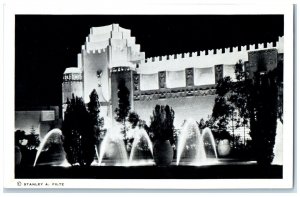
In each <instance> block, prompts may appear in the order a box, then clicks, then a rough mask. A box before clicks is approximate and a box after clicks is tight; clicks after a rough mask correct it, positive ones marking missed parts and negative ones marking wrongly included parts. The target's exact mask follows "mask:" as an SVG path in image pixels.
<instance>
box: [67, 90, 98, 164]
mask: <svg viewBox="0 0 300 197" xmlns="http://www.w3.org/2000/svg"><path fill="white" fill-rule="evenodd" d="M62 132H63V135H64V149H65V152H66V157H67V160H68V162H69V163H70V164H71V165H74V164H77V163H78V164H79V165H81V166H84V165H90V164H91V163H92V161H93V160H94V156H95V141H96V139H95V134H94V129H93V120H92V118H91V116H90V115H89V112H88V111H87V109H86V107H85V104H84V102H83V100H82V98H78V97H76V98H75V97H74V95H73V97H72V99H71V101H70V103H69V104H68V106H67V109H66V112H65V119H64V122H63V126H62Z"/></svg>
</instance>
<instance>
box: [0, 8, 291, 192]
mask: <svg viewBox="0 0 300 197" xmlns="http://www.w3.org/2000/svg"><path fill="white" fill-rule="evenodd" d="M28 7H30V8H27V7H26V8H24V7H21V6H16V5H14V6H10V5H9V4H8V5H7V6H6V7H5V20H6V23H5V29H4V33H5V43H4V62H5V64H4V71H5V76H4V78H5V79H4V87H5V88H6V89H5V90H4V91H5V95H4V96H5V97H4V102H5V106H4V108H5V110H4V112H5V114H6V115H5V122H4V128H5V134H4V139H5V141H4V147H5V148H4V149H5V150H4V156H5V166H4V167H5V174H4V175H5V177H4V178H5V179H4V184H5V185H4V186H5V187H6V188H22V189H24V188H128V189H130V188H148V189H151V188H157V189H163V188H168V189H224V188H226V189H227V188H229V189H238V188H254V189H258V188H260V189H263V188H291V187H292V186H293V68H294V65H293V31H292V30H293V7H292V5H272V6H271V5H269V6H265V5H247V6H245V5H222V6H221V5H214V6H208V5H196V6H194V5H193V6H189V5H184V6H176V5H151V6H149V7H147V8H146V9H145V8H144V6H140V7H141V9H139V5H137V7H135V8H126V9H124V10H123V9H122V8H121V7H120V6H116V7H115V8H109V9H106V8H105V6H103V7H100V8H99V7H94V8H91V7H90V6H83V7H80V6H74V8H64V9H62V10H60V9H56V8H55V6H51V5H43V6H38V7H34V6H33V7H31V6H28ZM166 8H167V9H166ZM137 10H139V11H137ZM82 180H85V181H84V183H83V182H82Z"/></svg>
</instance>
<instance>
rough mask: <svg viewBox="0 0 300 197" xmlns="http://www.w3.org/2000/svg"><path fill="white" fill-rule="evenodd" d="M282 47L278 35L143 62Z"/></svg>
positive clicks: (281, 38) (152, 58)
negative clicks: (271, 38)
mask: <svg viewBox="0 0 300 197" xmlns="http://www.w3.org/2000/svg"><path fill="white" fill-rule="evenodd" d="M282 47H283V37H279V39H278V41H277V42H275V43H274V42H267V43H257V44H249V45H243V46H236V47H227V48H222V49H207V50H202V51H196V52H187V53H178V54H171V55H165V56H155V57H149V58H146V59H145V61H144V62H145V63H150V62H159V61H167V60H181V59H189V58H197V57H204V56H206V57H209V56H214V57H216V56H220V55H221V56H223V55H234V54H239V53H241V52H249V51H256V50H265V49H271V48H277V49H281V48H282Z"/></svg>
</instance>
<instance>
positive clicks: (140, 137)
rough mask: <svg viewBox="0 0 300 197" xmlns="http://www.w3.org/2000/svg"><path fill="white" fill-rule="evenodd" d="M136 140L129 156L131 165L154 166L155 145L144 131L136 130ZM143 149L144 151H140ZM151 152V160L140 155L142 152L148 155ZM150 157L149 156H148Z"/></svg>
mask: <svg viewBox="0 0 300 197" xmlns="http://www.w3.org/2000/svg"><path fill="white" fill-rule="evenodd" d="M133 132H134V135H133V136H134V137H133V138H134V140H133V143H132V148H131V152H130V156H129V165H135V164H139V165H141V164H154V162H153V145H152V142H151V140H150V138H149V136H148V134H147V132H146V131H145V130H144V129H135V130H134V131H133ZM141 146H144V147H142V148H141V149H144V150H139V147H141ZM145 149H146V150H148V152H150V154H151V155H150V156H151V159H150V160H149V159H148V158H147V155H143V156H141V154H138V153H140V152H144V154H145V153H147V151H145ZM148 157H149V156H148Z"/></svg>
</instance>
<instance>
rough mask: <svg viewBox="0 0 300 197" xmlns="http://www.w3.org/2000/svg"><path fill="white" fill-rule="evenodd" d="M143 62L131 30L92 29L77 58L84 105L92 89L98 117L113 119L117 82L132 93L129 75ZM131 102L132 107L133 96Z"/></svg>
mask: <svg viewBox="0 0 300 197" xmlns="http://www.w3.org/2000/svg"><path fill="white" fill-rule="evenodd" d="M144 59H145V53H143V52H140V45H138V44H136V43H135V37H132V36H131V31H130V30H128V29H124V28H122V27H120V26H119V25H118V24H112V25H107V26H102V27H92V28H91V29H90V34H89V35H88V36H87V37H86V42H85V44H84V45H82V47H81V53H80V54H78V65H77V68H78V69H79V70H82V78H83V79H82V84H83V95H82V97H83V99H84V102H85V103H88V102H89V100H90V98H89V95H90V94H91V92H92V91H93V89H95V90H96V91H97V93H98V95H99V99H100V103H101V109H100V111H101V114H100V116H101V117H108V118H111V119H113V116H114V110H115V109H116V108H117V107H118V96H117V92H118V82H119V81H120V80H121V79H123V80H125V82H126V83H125V85H126V87H127V88H128V89H129V90H130V92H132V86H133V85H132V75H133V73H134V72H135V71H136V68H137V65H138V64H140V63H141V61H142V60H144ZM130 102H131V105H132V104H133V94H132V93H130ZM132 108H133V106H132ZM107 126H109V125H107Z"/></svg>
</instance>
